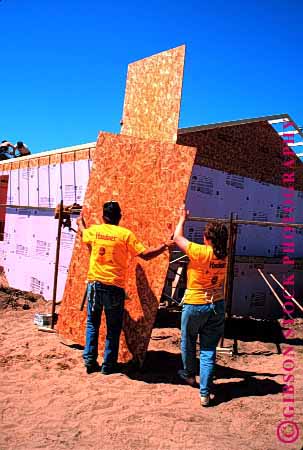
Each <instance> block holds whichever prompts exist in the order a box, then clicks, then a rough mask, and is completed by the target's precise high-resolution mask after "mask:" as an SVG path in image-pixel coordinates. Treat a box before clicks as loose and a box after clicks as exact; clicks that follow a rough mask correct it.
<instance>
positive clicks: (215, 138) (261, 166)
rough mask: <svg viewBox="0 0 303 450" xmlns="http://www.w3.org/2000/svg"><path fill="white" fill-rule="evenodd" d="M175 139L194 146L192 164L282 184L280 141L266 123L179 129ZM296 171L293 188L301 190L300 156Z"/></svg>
mask: <svg viewBox="0 0 303 450" xmlns="http://www.w3.org/2000/svg"><path fill="white" fill-rule="evenodd" d="M177 142H178V144H182V145H190V146H194V147H196V148H197V156H196V161H195V164H199V165H201V166H207V167H211V168H212V169H217V170H222V171H224V172H229V173H234V174H237V175H240V176H243V177H248V178H253V179H255V180H258V181H262V182H265V183H272V184H276V185H279V186H281V185H282V176H283V173H285V167H284V166H283V161H284V157H283V154H282V144H283V141H282V139H281V138H280V136H279V135H278V134H277V132H276V131H275V130H274V129H273V128H272V126H271V125H269V124H268V122H256V123H247V124H241V125H232V126H225V127H220V126H218V127H215V128H212V129H205V130H203V129H202V130H200V131H192V132H181V133H179V134H178V139H177ZM295 171H296V173H295V189H297V190H301V191H302V190H303V164H302V162H301V161H300V160H299V158H296V169H295Z"/></svg>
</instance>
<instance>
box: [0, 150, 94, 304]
mask: <svg viewBox="0 0 303 450" xmlns="http://www.w3.org/2000/svg"><path fill="white" fill-rule="evenodd" d="M77 153H79V155H78V156H77V158H75V152H68V156H66V157H65V156H63V155H61V154H53V155H48V156H44V157H43V156H42V157H39V158H35V157H31V158H27V159H24V160H22V159H20V160H19V161H14V162H12V163H6V164H0V176H5V175H6V176H8V189H7V196H6V199H5V201H4V203H6V204H8V205H16V206H19V207H20V206H23V207H24V208H22V209H20V208H10V207H7V208H6V209H5V217H4V218H5V225H4V235H3V241H0V266H2V267H3V268H4V271H5V274H6V276H7V279H8V282H9V284H10V286H12V287H15V288H18V289H22V290H25V291H33V292H37V293H40V294H42V295H43V296H44V297H45V299H46V300H50V299H51V298H52V293H53V281H54V265H55V253H56V239H57V228H58V222H57V220H55V219H54V209H51V210H49V211H47V210H39V209H35V208H34V207H47V208H55V206H56V205H57V204H58V203H59V202H60V200H61V198H62V197H63V198H64V202H65V204H71V203H74V201H75V200H77V202H78V203H80V204H81V205H82V203H83V198H84V193H85V189H86V185H87V181H88V177H89V167H90V162H89V161H88V160H87V159H86V160H84V159H83V158H87V157H88V156H89V148H87V149H83V150H78V151H77ZM75 159H76V161H75ZM63 161H64V162H63ZM76 172H77V173H76ZM76 183H77V185H76ZM72 228H74V229H76V228H77V227H76V223H75V217H73V218H72ZM74 240H75V233H74V232H73V231H69V230H68V228H64V229H63V230H62V237H61V249H60V260H59V272H58V286H57V300H61V298H62V295H63V291H64V286H65V281H66V277H67V272H68V267H69V262H70V259H71V254H72V250H73V245H74Z"/></svg>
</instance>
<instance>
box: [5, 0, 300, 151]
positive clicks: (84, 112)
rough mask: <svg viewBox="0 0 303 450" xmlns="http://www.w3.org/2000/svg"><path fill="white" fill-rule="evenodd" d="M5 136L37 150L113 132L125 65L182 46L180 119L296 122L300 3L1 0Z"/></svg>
mask: <svg viewBox="0 0 303 450" xmlns="http://www.w3.org/2000/svg"><path fill="white" fill-rule="evenodd" d="M0 17H1V39H0V54H1V70H0V104H1V116H0V139H1V140H3V139H8V140H11V141H12V142H16V141H17V140H23V141H24V142H26V143H27V144H28V146H29V147H30V148H31V150H32V151H33V152H39V151H43V150H50V149H54V148H59V147H64V146H68V145H77V144H82V143H86V142H91V141H94V140H95V139H96V138H97V134H98V131H99V130H105V131H110V132H114V133H118V132H119V130H120V126H119V121H120V118H121V116H122V108H123V98H124V90H125V81H126V74H127V65H128V64H129V63H130V62H133V61H136V60H138V59H141V58H144V57H147V56H150V55H152V54H155V53H158V52H160V51H163V50H167V49H169V48H172V47H176V46H178V45H181V44H183V43H185V44H186V46H187V52H186V64H185V73H184V82H183V95H182V104H181V113H180V123H179V126H180V127H187V126H194V125H200V124H206V123H212V122H221V121H227V120H236V119H241V118H248V117H258V116H262V115H271V114H279V113H286V112H287V113H289V114H290V115H291V116H292V117H293V119H294V120H295V121H296V122H297V123H298V125H303V89H302V87H303V83H302V81H303V64H302V59H303V56H302V49H303V2H302V1H301V0H298V1H296V0H287V1H285V0H284V1H281V0H266V1H264V0H252V1H250V2H243V1H232V0H231V1H222V0H212V1H211V2H208V1H201V0H200V1H191V0H189V1H182V2H181V1H179V0H176V1H170V0H167V1H163V0H162V1H160V0H150V1H149V2H142V1H124V2H122V1H120V0H116V1H115V2H106V3H105V2H102V1H98V0H87V1H80V0H74V1H69V0H61V1H59V0H52V1H48V0H45V1H41V0H39V1H38V0H27V1H25V0H2V1H1V0H0Z"/></svg>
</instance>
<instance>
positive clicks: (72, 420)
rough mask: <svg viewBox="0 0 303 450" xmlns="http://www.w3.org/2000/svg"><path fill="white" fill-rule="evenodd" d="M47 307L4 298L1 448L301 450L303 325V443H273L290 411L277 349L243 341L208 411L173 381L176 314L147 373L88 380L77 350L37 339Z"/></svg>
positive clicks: (160, 329) (158, 338)
mask: <svg viewBox="0 0 303 450" xmlns="http://www.w3.org/2000/svg"><path fill="white" fill-rule="evenodd" d="M8 303H9V304H8ZM24 303H25V304H28V305H29V309H23V305H24ZM0 307H1V296H0ZM26 308H27V307H26ZM47 309H48V310H49V305H47V306H46V305H45V302H43V301H42V300H38V301H36V303H33V302H32V301H29V300H26V301H25V302H24V300H23V298H22V297H20V298H19V300H18V301H15V303H14V301H10V302H8V301H7V296H6V300H5V298H4V296H2V308H1V309H0V340H1V351H0V365H1V388H0V389H1V405H0V410H1V433H0V449H1V450H12V449H14V450H29V449H30V450H32V449H50V450H51V449H79V450H86V449H100V450H101V449H102V450H103V449H104V450H107V449H117V450H118V449H119V450H120V449H121V450H122V449H126V450H128V449H129V450H137V449H138V450H143V449H156V450H157V449H159V450H160V449H161V450H167V449H183V450H184V449H201V450H223V449H224V450H225V449H226V450H236V449H237V450H238V449H245V450H252V449H253V450H261V449H262V450H277V449H286V448H287V449H290V450H299V449H301V448H302V444H303V435H302V431H303V426H302V425H303V424H302V412H303V406H302V398H303V393H302V387H303V370H302V362H303V349H302V348H303V347H302V343H303V340H302V338H303V321H302V320H297V321H296V326H295V333H296V339H295V340H293V341H292V345H294V349H295V350H294V351H295V358H296V365H297V367H298V369H297V370H296V372H295V377H296V393H295V408H296V413H297V414H296V420H299V414H300V416H301V422H299V423H300V427H301V436H300V439H299V440H298V441H297V442H296V443H294V444H288V445H287V444H282V443H280V442H279V441H278V439H277V438H276V427H277V425H278V423H279V421H280V420H281V419H282V409H283V406H285V404H284V405H283V395H282V383H283V380H282V374H283V373H285V371H284V370H283V358H284V359H285V357H283V355H278V354H277V349H276V346H275V345H274V344H273V343H264V342H243V341H239V352H240V354H239V356H237V357H230V356H227V355H219V357H218V365H217V370H216V380H215V383H216V399H215V400H214V405H213V406H212V407H209V408H201V407H200V404H199V391H198V389H195V388H191V387H189V386H185V385H182V384H181V383H180V382H179V381H178V378H177V377H176V371H177V369H179V368H180V364H181V362H180V352H179V345H180V331H179V329H178V328H176V327H173V326H172V325H174V322H175V318H176V317H177V315H176V314H173V315H171V316H170V318H169V317H164V318H163V317H162V319H161V318H160V319H159V320H158V324H157V327H156V328H155V329H154V331H153V336H152V340H151V342H150V347H149V352H148V354H147V358H146V364H145V367H144V369H143V370H142V371H132V372H131V373H122V374H113V375H110V376H105V375H101V374H99V373H93V374H91V375H87V374H86V372H85V370H84V367H83V363H82V351H81V350H80V349H79V348H77V346H76V348H75V346H70V345H67V342H64V341H62V339H60V337H58V336H57V335H56V334H49V333H45V332H41V331H38V329H37V327H36V326H35V325H34V323H33V318H34V314H35V313H36V312H37V311H39V312H46V310H47ZM170 322H171V323H170ZM165 326H166V327H165ZM229 342H230V341H226V344H228V343H229ZM286 346H287V344H286V343H284V344H282V349H283V348H286Z"/></svg>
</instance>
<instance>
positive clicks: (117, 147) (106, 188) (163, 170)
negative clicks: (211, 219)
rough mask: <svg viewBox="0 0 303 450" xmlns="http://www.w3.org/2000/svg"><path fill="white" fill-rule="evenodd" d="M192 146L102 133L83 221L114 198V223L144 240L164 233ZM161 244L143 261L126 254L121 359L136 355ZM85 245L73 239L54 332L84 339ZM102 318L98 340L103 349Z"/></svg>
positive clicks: (159, 285) (159, 274) (161, 276)
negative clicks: (117, 219) (118, 217)
mask: <svg viewBox="0 0 303 450" xmlns="http://www.w3.org/2000/svg"><path fill="white" fill-rule="evenodd" d="M195 153H196V151H195V149H193V148H189V147H183V146H179V145H176V144H170V143H159V142H157V141H147V140H143V139H138V138H133V137H128V136H121V135H120V136H117V135H112V134H108V133H101V134H100V136H99V140H98V144H97V148H96V153H95V157H94V162H93V167H92V171H91V174H90V179H89V184H88V187H87V191H86V196H85V200H84V207H83V213H84V218H85V220H86V222H87V225H90V224H93V223H100V221H101V209H102V205H103V203H104V202H105V201H108V200H110V199H114V200H117V201H119V203H120V205H121V208H122V213H123V217H122V221H121V225H122V226H125V227H128V228H130V229H131V230H133V231H134V233H135V234H136V235H137V238H138V239H139V240H140V241H142V242H143V243H144V244H145V245H146V246H147V247H149V246H152V247H153V246H156V245H159V244H160V243H161V242H163V240H164V239H165V238H167V237H168V236H169V235H170V234H171V227H172V225H174V224H175V222H176V220H177V218H178V212H179V210H178V208H179V206H180V204H182V202H183V201H184V199H185V196H186V192H187V187H188V183H189V179H190V175H191V170H192V166H193V162H194V157H195ZM168 259H169V258H168V252H166V253H165V254H162V255H160V256H158V257H157V258H155V259H153V260H151V261H148V262H145V261H143V260H141V259H140V258H134V259H133V260H132V261H130V266H129V274H128V284H127V288H126V291H127V294H128V298H127V299H126V305H125V317H124V325H123V335H122V338H121V345H120V354H119V359H120V361H124V362H127V361H129V360H131V359H132V358H133V357H134V359H135V360H137V361H140V362H142V360H143V358H144V354H145V352H146V349H147V346H148V343H149V339H150V334H151V330H152V327H153V324H154V320H155V317H156V313H157V309H158V303H159V300H160V296H161V293H162V290H163V287H164V282H165V277H166V273H167V269H168ZM88 261H89V252H88V250H87V247H86V246H85V245H83V244H81V241H80V238H79V236H78V237H77V239H76V242H75V247H74V252H73V256H72V260H71V263H70V268H69V273H68V279H67V283H66V287H65V292H64V296H63V300H62V306H61V310H60V317H59V322H58V330H59V333H60V334H61V335H62V336H64V337H66V338H69V339H71V340H73V341H74V342H76V343H78V344H82V345H83V344H84V341H85V321H86V312H85V311H83V312H81V311H80V310H79V307H80V304H81V302H82V298H83V294H84V292H85V280H86V275H87V270H88ZM104 333H105V330H104V320H103V328H102V329H101V336H100V342H99V346H100V349H101V350H103V342H104Z"/></svg>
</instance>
